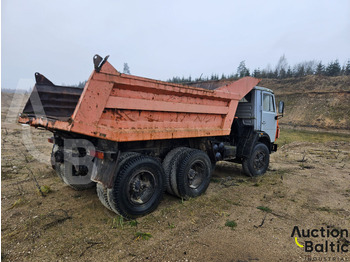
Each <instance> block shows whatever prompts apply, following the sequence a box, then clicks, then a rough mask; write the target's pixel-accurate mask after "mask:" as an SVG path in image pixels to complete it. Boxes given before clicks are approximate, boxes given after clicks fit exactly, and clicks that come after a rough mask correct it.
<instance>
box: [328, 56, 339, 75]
mask: <svg viewBox="0 0 350 262" xmlns="http://www.w3.org/2000/svg"><path fill="white" fill-rule="evenodd" d="M340 72H341V67H340V64H339V61H338V59H337V60H335V61H334V62H330V63H329V64H328V66H327V68H326V74H327V76H338V75H340Z"/></svg>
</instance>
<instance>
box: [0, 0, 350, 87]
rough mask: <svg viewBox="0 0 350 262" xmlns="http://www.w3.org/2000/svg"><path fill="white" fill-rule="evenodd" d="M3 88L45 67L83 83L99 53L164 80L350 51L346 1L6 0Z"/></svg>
mask: <svg viewBox="0 0 350 262" xmlns="http://www.w3.org/2000/svg"><path fill="white" fill-rule="evenodd" d="M1 3H2V10H1V13H2V14H1V15H2V17H1V29H2V30H1V35H2V47H1V49H2V50H1V51H2V56H1V60H2V61H1V63H2V66H1V71H2V72H1V73H2V80H1V82H2V83H1V84H2V88H16V85H17V84H18V82H19V80H20V79H28V78H30V79H33V80H34V73H35V72H40V73H42V74H43V75H45V76H46V77H47V78H48V79H50V80H51V81H52V82H54V83H55V84H62V83H65V84H77V83H78V82H79V81H83V80H86V79H87V78H88V77H89V75H90V73H91V72H92V70H93V63H92V57H93V55H94V54H100V55H101V56H106V55H110V58H109V62H110V63H111V64H112V65H114V67H115V68H116V69H117V70H119V71H122V70H123V64H124V63H125V62H127V63H128V64H129V67H130V71H131V74H134V75H139V76H144V77H149V78H155V79H160V80H166V79H168V78H171V77H173V76H189V75H191V76H192V77H199V76H200V75H201V74H203V75H204V76H206V75H209V76H210V75H211V74H212V73H216V74H219V75H221V74H222V73H225V74H231V73H235V72H236V70H237V66H238V64H239V62H240V61H242V60H245V61H246V65H247V67H248V68H250V69H254V68H258V67H260V68H261V69H263V68H265V67H266V66H267V65H268V64H270V66H271V67H272V68H273V67H274V66H275V65H276V63H277V61H278V59H279V57H280V56H281V55H283V54H285V56H286V58H287V60H288V62H289V64H291V65H294V64H295V63H298V62H302V61H305V60H313V59H315V60H322V61H323V62H324V63H326V64H327V63H328V62H330V61H331V60H334V59H339V61H340V63H341V64H344V63H345V62H346V61H347V60H348V59H349V58H350V1H349V0H333V1H331V0H329V1H322V0H313V1H311V0H301V1H299V0H291V1H288V0H283V1H268V0H265V1H250V0H248V1H243V0H240V1H232V0H231V1H229V0H227V1H220V0H215V1H203V0H201V1H189V0H187V1H152V0H150V1H112V0H103V1H96V0H89V1H87V0H85V1H74V0H71V1H62V0H61V1H44V0H32V1H28V0H2V1H1Z"/></svg>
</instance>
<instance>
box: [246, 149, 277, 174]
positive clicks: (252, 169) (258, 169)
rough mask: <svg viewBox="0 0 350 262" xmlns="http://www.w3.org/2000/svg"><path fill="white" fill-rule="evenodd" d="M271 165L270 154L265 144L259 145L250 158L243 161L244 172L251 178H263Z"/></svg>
mask: <svg viewBox="0 0 350 262" xmlns="http://www.w3.org/2000/svg"><path fill="white" fill-rule="evenodd" d="M269 163H270V152H269V149H268V148H267V146H266V145H265V144H263V143H257V144H256V145H255V146H254V148H253V151H252V154H251V155H250V157H248V158H245V159H243V163H242V166H243V171H244V172H245V173H246V174H247V175H249V176H251V177H254V176H261V175H263V174H265V172H266V170H267V168H268V167H269Z"/></svg>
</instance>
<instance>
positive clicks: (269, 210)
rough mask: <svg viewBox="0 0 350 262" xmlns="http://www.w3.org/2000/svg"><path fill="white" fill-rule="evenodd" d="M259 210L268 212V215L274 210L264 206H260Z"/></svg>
mask: <svg viewBox="0 0 350 262" xmlns="http://www.w3.org/2000/svg"><path fill="white" fill-rule="evenodd" d="M257 209H259V210H261V211H264V212H267V213H271V212H272V210H271V209H270V208H269V207H264V206H258V207H257Z"/></svg>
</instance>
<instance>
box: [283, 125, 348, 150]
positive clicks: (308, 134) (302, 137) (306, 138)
mask: <svg viewBox="0 0 350 262" xmlns="http://www.w3.org/2000/svg"><path fill="white" fill-rule="evenodd" d="M294 141H300V142H312V143H325V142H330V141H345V142H350V135H348V134H340V133H330V132H312V131H307V130H293V129H284V128H282V129H281V135H280V138H279V139H277V141H276V143H277V144H278V146H283V145H286V144H289V143H291V142H294Z"/></svg>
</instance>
